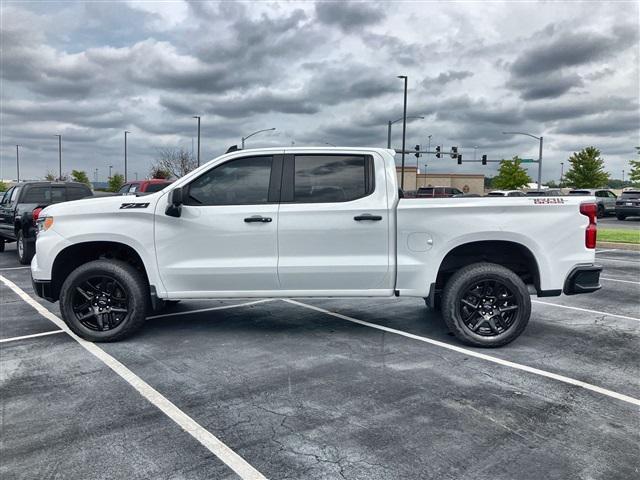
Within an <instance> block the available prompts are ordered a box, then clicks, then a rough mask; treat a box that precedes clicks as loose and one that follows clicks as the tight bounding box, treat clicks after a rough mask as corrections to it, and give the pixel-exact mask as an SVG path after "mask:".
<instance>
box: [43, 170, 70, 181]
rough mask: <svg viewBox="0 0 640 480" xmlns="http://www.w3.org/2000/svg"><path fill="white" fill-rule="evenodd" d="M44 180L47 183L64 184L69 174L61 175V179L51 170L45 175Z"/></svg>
mask: <svg viewBox="0 0 640 480" xmlns="http://www.w3.org/2000/svg"><path fill="white" fill-rule="evenodd" d="M44 179H45V180H46V181H47V182H55V181H58V182H66V181H67V180H68V179H69V174H67V173H63V174H62V176H61V177H58V176H56V174H55V173H53V172H52V171H51V170H49V171H47V174H46V175H45V176H44Z"/></svg>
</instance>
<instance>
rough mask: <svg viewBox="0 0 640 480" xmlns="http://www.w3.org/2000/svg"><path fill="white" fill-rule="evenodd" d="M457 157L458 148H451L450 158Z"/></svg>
mask: <svg viewBox="0 0 640 480" xmlns="http://www.w3.org/2000/svg"><path fill="white" fill-rule="evenodd" d="M457 156H458V147H451V158H456V157H457Z"/></svg>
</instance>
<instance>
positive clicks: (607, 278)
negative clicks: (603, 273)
mask: <svg viewBox="0 0 640 480" xmlns="http://www.w3.org/2000/svg"><path fill="white" fill-rule="evenodd" d="M600 280H608V281H609V282H621V283H632V284H634V285H640V282H634V281H632V280H620V279H619V278H611V277H600Z"/></svg>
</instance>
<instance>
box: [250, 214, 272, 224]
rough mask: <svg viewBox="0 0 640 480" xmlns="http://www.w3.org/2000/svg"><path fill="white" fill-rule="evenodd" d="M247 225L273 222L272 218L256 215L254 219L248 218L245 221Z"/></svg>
mask: <svg viewBox="0 0 640 480" xmlns="http://www.w3.org/2000/svg"><path fill="white" fill-rule="evenodd" d="M244 221H245V222H246V223H269V222H271V217H263V216H262V215H254V216H252V217H247V218H245V219H244Z"/></svg>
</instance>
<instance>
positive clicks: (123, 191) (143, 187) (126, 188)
mask: <svg viewBox="0 0 640 480" xmlns="http://www.w3.org/2000/svg"><path fill="white" fill-rule="evenodd" d="M172 183H173V181H172V180H164V179H162V178H152V179H150V180H135V181H133V182H127V183H125V184H124V185H123V186H122V187H121V188H120V190H118V194H119V195H135V194H136V193H154V192H159V191H160V190H162V189H163V188H164V187H166V186H167V185H170V184H172Z"/></svg>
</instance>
